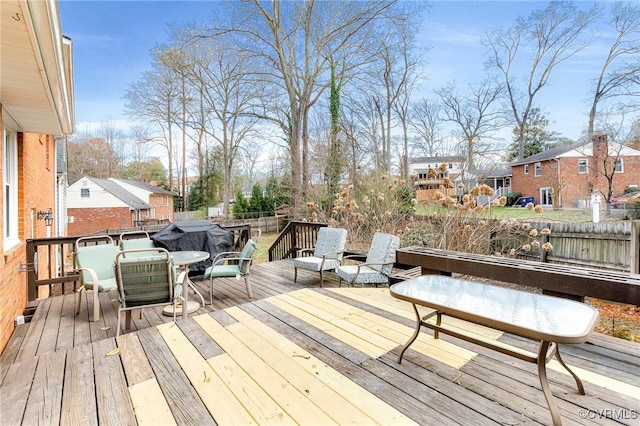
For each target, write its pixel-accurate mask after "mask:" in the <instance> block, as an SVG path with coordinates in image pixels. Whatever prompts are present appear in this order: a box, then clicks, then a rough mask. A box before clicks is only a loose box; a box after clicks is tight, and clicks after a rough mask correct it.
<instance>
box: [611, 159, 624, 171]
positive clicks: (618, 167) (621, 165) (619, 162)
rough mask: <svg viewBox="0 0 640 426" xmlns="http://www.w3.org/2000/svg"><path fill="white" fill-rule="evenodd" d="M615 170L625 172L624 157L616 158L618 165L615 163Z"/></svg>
mask: <svg viewBox="0 0 640 426" xmlns="http://www.w3.org/2000/svg"><path fill="white" fill-rule="evenodd" d="M613 171H614V172H616V173H622V172H624V164H623V162H622V158H618V159H617V160H616V165H615V167H614V169H613Z"/></svg>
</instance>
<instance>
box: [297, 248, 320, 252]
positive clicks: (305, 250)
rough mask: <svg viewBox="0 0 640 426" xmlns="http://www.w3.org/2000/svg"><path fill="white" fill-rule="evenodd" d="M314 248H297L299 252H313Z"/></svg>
mask: <svg viewBox="0 0 640 426" xmlns="http://www.w3.org/2000/svg"><path fill="white" fill-rule="evenodd" d="M315 250H316V249H313V248H304V249H300V250H298V252H299V253H313V252H314V251H315Z"/></svg>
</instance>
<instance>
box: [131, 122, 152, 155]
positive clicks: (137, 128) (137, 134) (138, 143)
mask: <svg viewBox="0 0 640 426" xmlns="http://www.w3.org/2000/svg"><path fill="white" fill-rule="evenodd" d="M149 139H150V137H149V129H148V128H147V127H146V126H143V125H140V124H134V125H132V126H131V127H130V128H129V141H130V151H131V152H130V155H129V159H130V160H131V161H136V162H145V161H148V160H149V154H150V152H151V149H150V146H149Z"/></svg>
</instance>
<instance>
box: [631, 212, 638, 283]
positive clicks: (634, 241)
mask: <svg viewBox="0 0 640 426" xmlns="http://www.w3.org/2000/svg"><path fill="white" fill-rule="evenodd" d="M629 249H630V250H629V252H630V253H631V259H629V272H631V273H632V274H640V220H633V221H631V246H630V248H629Z"/></svg>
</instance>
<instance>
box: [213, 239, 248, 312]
mask: <svg viewBox="0 0 640 426" xmlns="http://www.w3.org/2000/svg"><path fill="white" fill-rule="evenodd" d="M255 252H256V243H255V241H253V240H248V241H247V243H246V244H245V246H244V248H243V249H242V251H240V252H237V251H228V252H224V253H220V254H218V255H217V256H216V257H215V258H214V259H213V262H212V264H211V266H209V267H208V268H207V269H206V270H205V271H204V278H205V279H207V278H209V303H211V304H213V279H214V278H224V277H238V278H240V277H242V278H244V282H245V286H246V287H247V295H248V296H249V298H253V292H252V291H251V282H250V281H249V269H250V268H251V262H252V261H253V255H254V254H255ZM229 261H235V262H236V263H234V264H229Z"/></svg>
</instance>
